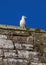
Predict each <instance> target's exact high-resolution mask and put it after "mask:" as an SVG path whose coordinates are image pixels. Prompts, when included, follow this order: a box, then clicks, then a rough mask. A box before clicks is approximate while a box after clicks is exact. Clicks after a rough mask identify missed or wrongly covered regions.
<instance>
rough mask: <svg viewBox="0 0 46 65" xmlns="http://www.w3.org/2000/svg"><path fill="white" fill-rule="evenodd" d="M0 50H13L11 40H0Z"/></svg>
mask: <svg viewBox="0 0 46 65" xmlns="http://www.w3.org/2000/svg"><path fill="white" fill-rule="evenodd" d="M2 40H3V41H2ZM0 48H5V49H6V48H7V49H13V43H12V41H11V40H4V39H0Z"/></svg>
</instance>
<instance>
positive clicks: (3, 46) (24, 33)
mask: <svg viewBox="0 0 46 65" xmlns="http://www.w3.org/2000/svg"><path fill="white" fill-rule="evenodd" d="M0 65H46V31H42V30H40V31H38V30H37V31H36V30H35V29H26V28H20V27H10V26H1V25H0Z"/></svg>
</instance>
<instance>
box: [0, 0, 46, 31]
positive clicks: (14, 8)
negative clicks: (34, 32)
mask: <svg viewBox="0 0 46 65" xmlns="http://www.w3.org/2000/svg"><path fill="white" fill-rule="evenodd" d="M22 15H25V16H27V17H28V18H27V19H26V23H27V27H29V28H41V29H44V30H46V0H0V24H7V25H15V26H19V21H20V19H21V16H22Z"/></svg>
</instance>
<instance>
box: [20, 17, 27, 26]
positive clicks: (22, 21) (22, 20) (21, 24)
mask: <svg viewBox="0 0 46 65" xmlns="http://www.w3.org/2000/svg"><path fill="white" fill-rule="evenodd" d="M25 18H27V17H26V16H22V19H21V20H20V27H26V21H25Z"/></svg>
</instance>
